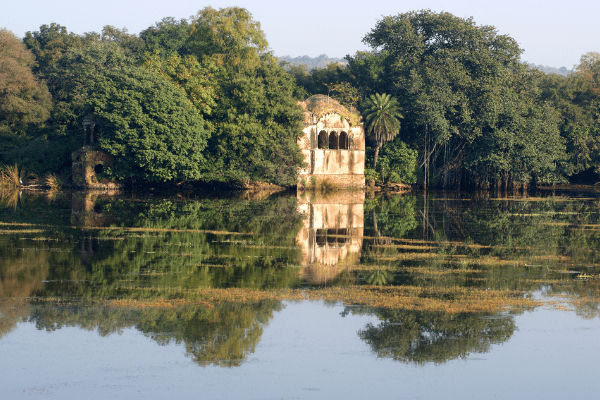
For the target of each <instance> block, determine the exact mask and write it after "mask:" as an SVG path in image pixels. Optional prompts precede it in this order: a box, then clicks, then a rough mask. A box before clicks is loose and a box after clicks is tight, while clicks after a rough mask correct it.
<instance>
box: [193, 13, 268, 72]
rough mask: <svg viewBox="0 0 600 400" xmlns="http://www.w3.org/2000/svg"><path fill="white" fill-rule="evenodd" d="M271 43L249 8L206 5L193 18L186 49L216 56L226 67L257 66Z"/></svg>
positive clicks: (206, 55)
mask: <svg viewBox="0 0 600 400" xmlns="http://www.w3.org/2000/svg"><path fill="white" fill-rule="evenodd" d="M267 47H268V43H267V39H266V38H265V34H264V32H263V31H262V30H261V29H260V23H259V22H257V21H255V20H254V19H253V18H252V15H251V14H250V13H249V12H248V10H246V9H244V8H239V7H227V8H222V9H219V10H215V9H214V8H212V7H206V8H204V9H202V10H200V11H199V12H198V14H197V15H196V17H195V18H194V19H193V22H192V28H191V31H190V37H189V38H188V40H187V43H186V52H187V53H191V54H195V55H197V56H198V57H199V58H200V57H212V56H214V57H216V58H217V59H218V60H219V62H220V64H222V65H225V66H226V67H227V68H230V69H231V68H242V69H243V68H247V67H252V66H256V65H257V64H258V63H259V58H260V56H261V55H263V54H265V53H266V51H267Z"/></svg>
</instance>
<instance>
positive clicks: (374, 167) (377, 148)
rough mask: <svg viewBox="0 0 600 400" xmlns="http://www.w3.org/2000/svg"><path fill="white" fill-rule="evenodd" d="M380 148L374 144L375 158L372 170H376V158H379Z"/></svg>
mask: <svg viewBox="0 0 600 400" xmlns="http://www.w3.org/2000/svg"><path fill="white" fill-rule="evenodd" d="M380 147H381V145H379V144H376V145H375V157H373V169H376V168H377V158H379V148H380Z"/></svg>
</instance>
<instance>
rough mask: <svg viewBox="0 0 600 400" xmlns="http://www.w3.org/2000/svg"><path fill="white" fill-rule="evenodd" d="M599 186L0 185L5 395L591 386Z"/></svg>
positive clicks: (544, 390) (533, 394)
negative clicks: (233, 190)
mask: <svg viewBox="0 0 600 400" xmlns="http://www.w3.org/2000/svg"><path fill="white" fill-rule="evenodd" d="M599 337H600V196H598V195H597V194H576V193H571V194H553V195H552V194H540V195H539V196H538V197H506V198H493V197H484V196H476V195H464V194H463V195H461V196H459V195H456V194H453V195H445V194H435V195H430V196H428V197H424V196H423V195H403V196H393V197H382V196H379V197H374V198H365V196H364V195H363V194H361V193H350V194H331V195H327V196H323V195H319V196H305V197H298V198H297V197H296V196H295V195H279V196H270V197H269V196H266V195H265V196H258V195H255V196H245V197H227V198H225V197H223V198H183V197H172V198H164V197H142V198H140V197H132V196H129V197H128V196H108V195H97V194H84V193H74V194H66V195H57V196H43V195H37V196H36V195H31V194H29V195H27V194H19V193H5V194H3V195H2V196H1V201H0V371H1V374H0V386H1V387H2V395H1V396H0V397H1V398H2V399H4V398H6V399H21V398H23V399H37V398H43V399H48V398H50V399H54V398H55V399H71V398H72V399H79V398H90V399H105V398H112V399H120V398H123V399H132V398H133V399H136V398H140V399H154V398H157V399H162V398H210V399H213V398H214V399H221V398H222V399H237V398H249V399H281V398H283V399H304V398H310V399H312V398H323V399H325V398H327V399H331V398H357V399H362V398H367V397H372V396H378V397H382V398H398V399H436V398H456V399H464V398H474V399H475V398H476V399H480V398H510V399H515V398H556V399H564V398H583V399H585V398H596V397H597V393H598V391H599V390H600V382H599V381H598V379H597V378H598V373H597V368H596V364H597V360H598V359H599V357H600V340H599V339H598V338H599Z"/></svg>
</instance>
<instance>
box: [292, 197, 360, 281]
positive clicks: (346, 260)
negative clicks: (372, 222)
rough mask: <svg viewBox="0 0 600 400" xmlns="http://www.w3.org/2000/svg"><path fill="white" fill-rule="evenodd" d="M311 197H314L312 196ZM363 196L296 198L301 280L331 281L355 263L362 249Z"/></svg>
mask: <svg viewBox="0 0 600 400" xmlns="http://www.w3.org/2000/svg"><path fill="white" fill-rule="evenodd" d="M313 195H316V193H314V194H313ZM364 200H365V197H364V192H362V191H361V192H335V193H331V194H327V195H326V194H320V193H319V194H318V195H317V196H313V198H309V197H308V196H307V197H303V196H299V199H298V210H299V212H300V213H301V214H302V215H304V224H303V226H302V228H301V229H300V232H298V235H297V236H296V243H297V244H298V245H299V246H300V247H301V249H302V265H303V266H304V267H305V268H304V270H303V272H304V278H305V279H306V280H307V281H309V282H310V283H313V284H322V283H326V282H327V281H330V280H332V279H334V278H335V277H336V276H338V275H339V274H340V273H341V272H342V271H343V270H344V269H346V268H347V267H349V266H351V265H353V264H356V263H358V261H359V259H360V252H361V248H362V239H363V228H364V225H363V220H364V215H363V214H364V211H363V208H364Z"/></svg>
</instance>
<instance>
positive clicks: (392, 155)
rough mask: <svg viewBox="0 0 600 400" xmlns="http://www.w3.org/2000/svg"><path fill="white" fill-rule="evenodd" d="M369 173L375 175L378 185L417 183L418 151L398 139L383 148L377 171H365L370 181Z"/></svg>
mask: <svg viewBox="0 0 600 400" xmlns="http://www.w3.org/2000/svg"><path fill="white" fill-rule="evenodd" d="M367 171H369V173H370V174H372V173H375V180H376V181H377V182H378V183H405V184H412V183H416V182H417V173H416V171H417V151H416V150H414V149H411V148H410V147H408V146H407V145H406V144H405V143H404V142H403V141H402V140H400V139H398V138H396V139H395V140H394V141H393V142H391V143H388V144H386V145H385V146H384V147H383V148H382V151H381V154H380V156H379V160H378V162H377V168H376V170H375V171H373V170H372V169H367V170H366V171H365V178H366V179H367V180H368V179H369V178H367ZM371 171H373V172H371Z"/></svg>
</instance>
